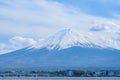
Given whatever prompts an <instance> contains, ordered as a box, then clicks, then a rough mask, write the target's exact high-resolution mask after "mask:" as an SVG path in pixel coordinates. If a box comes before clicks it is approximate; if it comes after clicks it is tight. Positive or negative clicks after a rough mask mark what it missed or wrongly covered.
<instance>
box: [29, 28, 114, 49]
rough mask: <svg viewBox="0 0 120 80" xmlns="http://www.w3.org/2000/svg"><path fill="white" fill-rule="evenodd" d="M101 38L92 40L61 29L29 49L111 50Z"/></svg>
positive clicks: (89, 36)
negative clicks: (75, 47) (80, 48)
mask: <svg viewBox="0 0 120 80" xmlns="http://www.w3.org/2000/svg"><path fill="white" fill-rule="evenodd" d="M104 41H105V40H103V39H101V38H98V39H97V38H94V36H93V35H90V34H87V35H83V34H80V33H79V32H78V31H76V30H72V29H63V30H61V31H59V32H57V33H55V34H54V35H52V36H50V37H48V38H46V39H45V40H43V41H41V42H40V43H39V44H37V45H33V46H32V47H31V48H39V49H40V48H47V49H49V50H52V49H58V50H61V49H66V48H70V47H74V46H79V47H86V48H110V47H111V48H112V46H111V45H109V44H107V43H105V42H104Z"/></svg>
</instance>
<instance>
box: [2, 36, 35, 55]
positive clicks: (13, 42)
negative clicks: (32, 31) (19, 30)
mask: <svg viewBox="0 0 120 80" xmlns="http://www.w3.org/2000/svg"><path fill="white" fill-rule="evenodd" d="M36 43H37V41H35V40H34V39H32V38H25V37H21V36H15V37H13V38H11V39H10V40H9V43H8V44H5V43H1V44H0V54H4V53H7V52H10V51H14V50H18V49H21V48H25V47H28V46H32V45H34V44H36Z"/></svg>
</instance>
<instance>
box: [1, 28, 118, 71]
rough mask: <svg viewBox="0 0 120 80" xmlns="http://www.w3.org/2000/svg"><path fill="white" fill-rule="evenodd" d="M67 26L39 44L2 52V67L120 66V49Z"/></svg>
mask: <svg viewBox="0 0 120 80" xmlns="http://www.w3.org/2000/svg"><path fill="white" fill-rule="evenodd" d="M95 41H96V40H94V39H92V38H91V36H90V35H86V36H83V35H82V34H80V33H78V32H77V31H74V30H71V29H64V30H62V31H60V32H58V33H56V34H54V35H53V36H51V37H49V38H47V39H45V40H43V41H41V42H40V43H39V44H36V45H33V46H30V47H27V48H23V49H20V50H17V51H13V52H10V53H7V54H3V55H0V68H34V67H42V68H50V67H53V68H67V69H69V68H84V67H88V68H90V67H91V68H92V67H96V68H107V69H110V68H112V69H115V68H117V69H119V68H120V63H119V60H120V50H118V49H115V48H112V46H109V45H108V44H106V43H103V42H104V41H103V40H102V39H100V40H99V41H96V42H95Z"/></svg>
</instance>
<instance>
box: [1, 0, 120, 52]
mask: <svg viewBox="0 0 120 80" xmlns="http://www.w3.org/2000/svg"><path fill="white" fill-rule="evenodd" d="M83 16H84V17H83ZM96 18H101V19H108V20H115V21H118V22H119V20H120V0H0V44H1V45H0V52H4V51H7V50H8V51H9V50H14V49H18V48H22V47H25V46H28V45H30V44H32V43H35V41H36V40H37V41H38V40H39V39H42V38H45V37H48V36H49V35H51V34H53V33H55V32H57V31H59V30H61V29H63V28H76V29H78V28H80V29H82V31H83V32H85V31H84V30H85V29H87V27H84V28H83V27H79V26H78V25H82V24H81V23H83V22H82V21H91V20H92V19H96ZM82 31H81V32H82ZM11 40H12V41H11ZM17 43H20V44H17ZM6 45H12V46H9V47H7V48H6ZM16 45H17V46H18V48H15V47H14V46H16ZM11 47H12V49H11Z"/></svg>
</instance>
